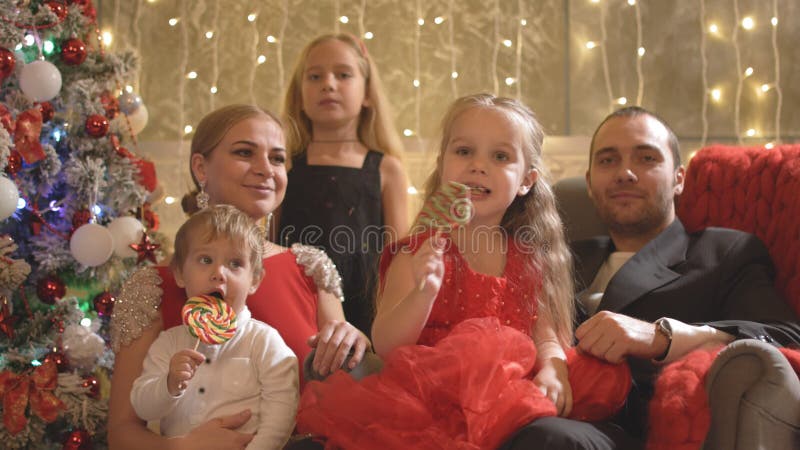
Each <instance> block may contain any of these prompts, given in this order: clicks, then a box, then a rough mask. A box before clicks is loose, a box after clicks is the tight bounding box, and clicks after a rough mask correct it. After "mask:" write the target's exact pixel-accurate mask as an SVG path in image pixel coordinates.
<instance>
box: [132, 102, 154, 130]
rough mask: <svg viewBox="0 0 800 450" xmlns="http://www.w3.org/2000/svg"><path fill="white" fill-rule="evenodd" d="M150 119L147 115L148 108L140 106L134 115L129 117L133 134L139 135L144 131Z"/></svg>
mask: <svg viewBox="0 0 800 450" xmlns="http://www.w3.org/2000/svg"><path fill="white" fill-rule="evenodd" d="M148 118H149V114H148V113H147V107H146V106H144V104H142V105H140V106H139V107H138V108H136V111H134V112H133V114H129V115H128V121H130V123H131V131H133V134H139V133H141V132H142V130H144V127H146V126H147V119H148Z"/></svg>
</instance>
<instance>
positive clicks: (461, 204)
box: [412, 181, 475, 231]
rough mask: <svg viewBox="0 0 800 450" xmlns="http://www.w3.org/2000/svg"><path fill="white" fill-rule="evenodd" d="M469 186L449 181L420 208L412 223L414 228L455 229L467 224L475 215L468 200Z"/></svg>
mask: <svg viewBox="0 0 800 450" xmlns="http://www.w3.org/2000/svg"><path fill="white" fill-rule="evenodd" d="M470 191H471V190H470V188H469V186H466V185H463V184H461V183H456V182H455V181H449V182H447V183H446V184H444V185H442V186H441V187H439V189H437V190H436V192H434V193H433V195H431V196H430V197H429V198H428V199H427V200H426V201H425V205H423V206H422V210H421V211H420V212H419V214H418V215H417V218H416V220H415V221H414V227H412V228H416V227H423V228H432V229H436V230H437V231H438V230H439V229H441V228H450V229H452V228H455V227H458V226H462V225H466V224H467V223H469V221H470V219H472V216H473V215H474V214H475V208H474V207H473V205H472V200H470Z"/></svg>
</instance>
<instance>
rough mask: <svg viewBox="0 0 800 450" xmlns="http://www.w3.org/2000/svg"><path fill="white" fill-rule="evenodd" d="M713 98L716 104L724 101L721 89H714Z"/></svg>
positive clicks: (712, 91)
mask: <svg viewBox="0 0 800 450" xmlns="http://www.w3.org/2000/svg"><path fill="white" fill-rule="evenodd" d="M711 98H712V99H713V100H714V101H715V102H718V101H720V100H721V99H722V90H721V89H719V88H716V89H712V90H711Z"/></svg>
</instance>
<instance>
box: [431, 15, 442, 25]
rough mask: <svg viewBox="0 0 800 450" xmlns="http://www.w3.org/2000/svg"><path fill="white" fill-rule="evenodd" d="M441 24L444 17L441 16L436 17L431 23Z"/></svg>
mask: <svg viewBox="0 0 800 450" xmlns="http://www.w3.org/2000/svg"><path fill="white" fill-rule="evenodd" d="M442 22H444V17H442V16H437V17H436V18H435V19H433V23H435V24H436V25H441V24H442Z"/></svg>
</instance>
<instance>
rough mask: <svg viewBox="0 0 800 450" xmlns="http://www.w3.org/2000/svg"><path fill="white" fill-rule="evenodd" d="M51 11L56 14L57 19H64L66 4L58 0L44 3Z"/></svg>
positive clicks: (65, 16)
mask: <svg viewBox="0 0 800 450" xmlns="http://www.w3.org/2000/svg"><path fill="white" fill-rule="evenodd" d="M45 4H46V5H47V7H48V8H50V10H51V11H53V12H54V13H55V14H56V16H58V20H64V19H66V18H67V13H68V12H69V11H67V5H65V4H64V3H62V2H58V1H55V0H51V1H49V2H46V3H45Z"/></svg>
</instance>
